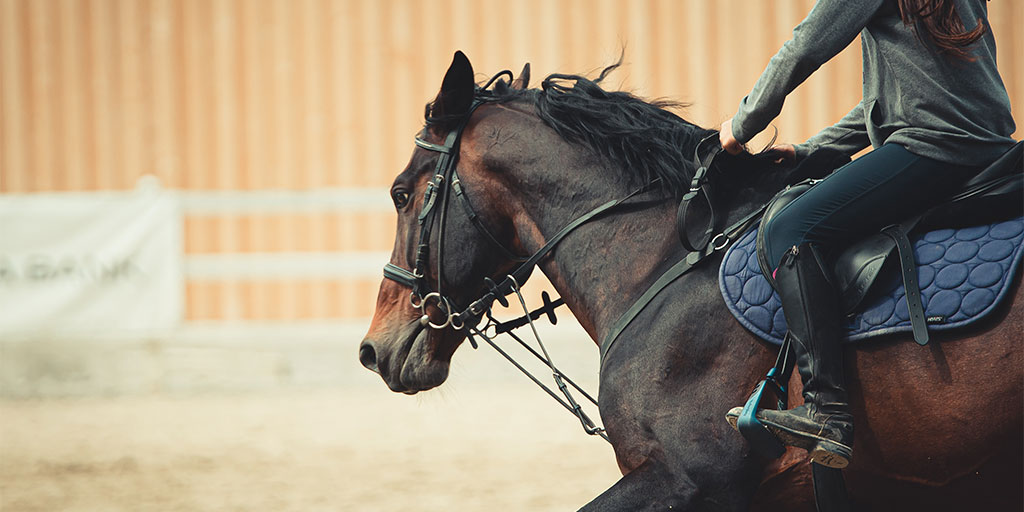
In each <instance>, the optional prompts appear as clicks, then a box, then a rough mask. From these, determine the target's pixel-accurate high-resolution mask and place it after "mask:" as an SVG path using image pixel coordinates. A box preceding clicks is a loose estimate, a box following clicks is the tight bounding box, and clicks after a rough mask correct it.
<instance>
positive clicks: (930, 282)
mask: <svg viewBox="0 0 1024 512" xmlns="http://www.w3.org/2000/svg"><path fill="white" fill-rule="evenodd" d="M756 240H757V227H756V226H755V227H754V228H753V229H751V230H750V231H748V232H747V233H746V234H745V235H743V236H742V237H740V239H739V240H737V241H736V243H735V244H733V246H732V247H730V248H729V250H728V251H727V252H726V254H725V258H724V259H723V260H722V266H721V268H720V269H719V272H718V283H719V287H720V288H721V290H722V297H724V298H725V303H726V305H727V306H728V307H729V311H731V312H732V314H733V316H735V317H736V319H737V320H739V322H740V323H741V324H743V326H744V327H746V328H747V329H749V330H750V331H751V332H753V333H754V334H756V335H758V336H760V337H761V338H762V339H764V340H765V341H769V342H771V343H774V344H776V345H781V344H782V338H783V335H784V334H785V333H786V318H785V316H784V315H783V313H782V303H781V302H780V300H779V297H778V295H777V294H776V293H775V290H773V289H772V287H771V285H769V284H768V281H767V280H766V279H765V278H764V276H762V275H761V269H760V267H759V265H758V264H757V253H756ZM1022 241H1024V217H1020V218H1017V219H1013V220H1009V221H1006V222H998V223H995V224H990V225H984V226H973V227H969V228H962V229H942V230H937V231H931V232H928V233H924V234H912V235H911V243H912V244H913V245H914V260H915V261H916V262H917V265H918V269H917V278H918V281H919V283H920V287H921V299H922V301H923V302H924V305H925V316H926V317H927V318H928V330H930V331H941V330H948V329H955V328H958V327H963V326H965V325H968V324H970V323H972V322H974V321H976V320H979V319H981V318H982V317H984V316H985V315H986V314H988V313H989V312H990V311H992V310H993V309H995V307H996V305H998V304H999V302H1000V301H1001V300H1002V299H1003V298H1004V297H1005V296H1006V295H1008V291H1009V290H1010V288H1011V286H1010V285H1011V284H1012V281H1013V275H1014V273H1015V272H1016V270H1017V267H1019V266H1020V262H1021V255H1022V254H1024V251H1022V248H1024V244H1022ZM887 274H889V275H886V276H882V277H880V278H879V279H880V280H881V282H878V283H876V284H875V288H874V290H876V291H874V292H872V294H871V295H869V296H868V297H867V298H866V299H865V300H864V302H865V304H864V305H863V306H861V308H859V310H858V311H857V312H855V313H853V314H851V315H850V316H848V317H847V319H846V326H845V327H846V341H848V342H850V341H857V340H863V339H868V338H871V337H874V336H880V335H884V334H892V333H897V332H911V326H910V313H909V311H908V310H907V301H906V297H905V295H906V292H905V291H904V289H903V283H902V282H901V281H900V279H899V276H898V275H897V274H898V272H888V273H887Z"/></svg>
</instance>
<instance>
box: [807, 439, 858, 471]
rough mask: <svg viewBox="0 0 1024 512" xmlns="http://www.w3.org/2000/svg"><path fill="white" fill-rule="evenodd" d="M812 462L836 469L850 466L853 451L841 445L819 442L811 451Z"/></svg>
mask: <svg viewBox="0 0 1024 512" xmlns="http://www.w3.org/2000/svg"><path fill="white" fill-rule="evenodd" d="M810 455H811V462H813V463H815V464H821V465H822V466H825V467H828V468H834V469H843V468H845V467H846V466H849V465H850V455H851V450H850V449H849V448H847V447H845V446H843V445H841V444H838V443H833V442H829V441H819V442H818V444H817V445H815V446H814V449H812V450H811V451H810Z"/></svg>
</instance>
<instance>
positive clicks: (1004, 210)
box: [757, 141, 1024, 345]
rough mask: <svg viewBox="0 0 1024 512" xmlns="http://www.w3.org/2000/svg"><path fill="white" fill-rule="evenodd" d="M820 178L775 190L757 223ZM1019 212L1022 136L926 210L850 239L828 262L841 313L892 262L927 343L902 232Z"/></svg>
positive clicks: (765, 267) (917, 334)
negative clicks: (776, 191)
mask: <svg viewBox="0 0 1024 512" xmlns="http://www.w3.org/2000/svg"><path fill="white" fill-rule="evenodd" d="M818 181H820V180H805V181H803V182H800V183H797V184H796V185H792V186H790V187H787V188H786V189H785V190H783V191H781V192H779V193H778V194H777V195H776V196H775V198H774V199H772V201H771V202H770V203H769V205H768V208H767V209H766V210H765V213H764V216H763V217H762V219H761V223H762V225H763V224H764V223H765V222H766V221H768V220H769V219H771V218H772V217H774V216H775V214H776V213H778V212H779V210H781V209H782V207H784V206H785V205H787V204H789V203H790V202H792V201H793V200H794V199H796V198H797V197H799V196H800V195H801V194H803V193H804V192H806V191H807V190H808V189H810V188H811V187H812V186H814V184H815V183H817V182H818ZM1022 214H1024V141H1022V142H1018V143H1017V144H1015V145H1014V146H1013V147H1012V148H1010V150H1009V151H1007V152H1006V153H1004V154H1003V155H1002V156H1001V157H999V159H998V160H996V161H995V162H993V163H992V164H990V165H989V166H988V167H986V168H985V169H984V170H982V171H981V172H980V173H978V174H977V175H976V176H974V177H973V178H971V179H970V180H968V181H967V182H966V183H964V185H963V187H962V188H961V190H960V191H959V192H957V193H956V194H954V195H953V196H952V197H950V198H948V199H947V200H946V201H943V202H942V203H941V204H940V205H939V206H937V207H935V208H932V209H931V210H929V211H926V212H921V213H920V214H917V215H914V216H913V217H911V218H909V219H904V220H903V221H901V222H899V223H897V224H893V225H891V226H887V227H885V228H884V229H882V230H881V231H880V232H878V233H874V234H871V235H868V236H866V237H864V238H862V239H860V240H856V241H854V242H853V243H852V244H850V245H849V246H848V247H846V248H845V249H843V250H842V252H840V253H839V255H838V257H836V258H835V263H834V265H833V277H834V279H835V281H836V283H835V284H836V288H837V289H838V290H839V292H840V296H841V304H842V307H843V309H844V311H845V312H846V313H850V312H853V311H855V310H856V309H857V308H858V307H859V306H860V305H861V303H862V302H863V300H864V297H865V296H867V295H868V292H869V291H870V290H871V289H872V286H873V285H874V284H875V282H876V281H878V280H879V279H878V278H879V276H880V275H882V274H883V272H886V271H889V270H888V269H893V268H895V267H896V266H897V264H896V262H897V261H898V263H899V264H898V267H899V271H900V273H901V276H902V278H903V285H904V288H906V297H907V307H908V309H909V310H910V320H911V325H912V327H913V332H914V340H915V341H917V343H919V344H921V345H924V344H926V343H928V330H927V327H926V323H925V320H926V319H925V316H924V306H923V304H922V303H921V292H920V289H919V287H918V283H917V266H916V264H915V262H914V254H913V249H912V246H911V245H910V240H909V238H908V237H907V234H908V233H910V232H912V231H914V230H917V229H929V230H931V229H939V228H958V227H967V226H975V225H981V224H987V223H993V222H999V221H1001V220H1006V219H1010V218H1014V217H1018V216H1020V215H1022ZM763 232H764V230H760V232H759V233H758V239H757V258H758V263H759V264H760V267H761V272H762V273H763V274H764V276H765V278H766V279H768V282H770V283H771V284H772V287H775V282H774V280H773V279H772V276H771V274H772V269H774V268H775V266H774V265H773V264H770V263H769V262H768V261H767V256H766V255H765V251H764V244H763V240H762V238H761V237H762V233H763Z"/></svg>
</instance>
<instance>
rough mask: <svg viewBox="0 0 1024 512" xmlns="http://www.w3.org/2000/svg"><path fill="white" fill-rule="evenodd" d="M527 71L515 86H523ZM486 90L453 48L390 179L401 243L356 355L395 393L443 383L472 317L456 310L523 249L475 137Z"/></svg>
mask: <svg viewBox="0 0 1024 512" xmlns="http://www.w3.org/2000/svg"><path fill="white" fill-rule="evenodd" d="M527 73H528V68H527V69H524V73H523V76H521V77H520V79H519V80H517V81H516V83H513V84H512V85H513V86H517V87H520V88H523V87H525V78H524V77H525V76H526V75H527ZM502 85H503V86H504V85H506V84H502ZM480 94H481V90H480V89H479V88H478V87H477V86H476V84H475V83H474V80H473V68H472V66H471V65H470V63H469V60H468V59H467V58H466V57H465V55H463V54H462V53H461V52H458V53H456V54H455V58H454V60H453V61H452V65H451V67H450V68H449V69H448V72H447V73H446V74H445V77H444V80H443V82H442V85H441V90H440V92H439V93H438V95H437V98H436V99H435V100H434V101H433V102H432V103H430V104H429V105H428V107H427V113H426V117H427V127H426V128H424V130H423V131H422V132H421V133H420V134H419V135H418V136H417V137H416V148H415V149H414V151H413V154H412V158H411V159H410V161H409V164H408V165H407V166H406V168H405V169H404V170H403V171H402V173H401V174H399V175H398V177H397V178H395V180H394V183H393V184H392V186H391V199H392V201H393V202H394V205H395V209H396V211H397V213H398V227H397V231H396V236H395V245H394V249H393V251H392V254H391V260H390V262H389V263H388V265H387V266H386V267H385V276H386V279H384V281H383V282H382V283H381V287H380V291H379V294H378V297H377V306H376V311H375V313H374V317H373V321H372V323H371V325H370V330H369V332H368V333H367V335H366V338H365V339H364V340H363V342H362V343H361V344H360V346H359V360H360V362H361V363H362V364H363V366H365V367H366V368H368V369H370V370H372V371H374V372H376V373H378V374H379V375H380V376H381V377H382V378H383V379H384V382H385V383H387V385H388V387H389V388H391V390H392V391H399V392H403V393H407V394H413V393H416V392H418V391H423V390H427V389H430V388H433V387H436V386H438V385H440V384H441V383H443V382H444V380H445V379H446V378H447V376H448V368H449V364H450V362H451V358H452V355H453V354H454V352H455V349H456V348H457V347H458V346H459V345H460V344H461V343H462V342H463V341H464V340H465V339H466V333H465V330H464V329H465V326H464V324H465V323H467V322H470V323H472V321H473V320H466V318H468V317H470V316H471V315H460V314H459V313H460V312H464V311H465V308H466V307H467V306H468V305H469V304H470V302H472V301H473V300H474V299H476V298H478V297H479V296H480V295H482V294H483V293H484V291H485V286H484V283H485V281H484V278H485V277H489V276H503V275H504V272H507V271H508V269H509V268H511V267H512V265H513V264H514V263H515V260H516V257H515V256H514V253H520V252H521V249H520V248H519V247H518V242H517V241H516V240H514V235H513V230H512V227H511V220H510V216H509V215H508V213H507V212H505V211H503V208H507V204H508V201H507V200H503V196H504V193H503V191H502V190H503V189H502V184H501V183H500V180H499V179H497V178H496V177H495V173H493V172H490V171H489V170H488V168H487V165H485V164H484V158H483V154H484V153H485V151H484V150H482V149H480V147H479V146H482V144H478V141H477V139H478V137H477V135H476V133H475V132H476V131H477V130H476V128H477V125H478V124H479V119H477V118H482V117H486V115H485V114H484V112H483V111H481V112H480V113H479V114H477V115H476V116H474V115H473V114H474V111H475V109H476V107H477V106H478V103H477V102H476V101H475V100H477V99H478V97H479V96H480ZM485 94H486V93H485Z"/></svg>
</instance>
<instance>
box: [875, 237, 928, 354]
mask: <svg viewBox="0 0 1024 512" xmlns="http://www.w3.org/2000/svg"><path fill="white" fill-rule="evenodd" d="M917 219H920V217H918V218H917ZM917 219H914V223H915V224H916V221H917ZM882 233H884V234H885V235H886V236H888V237H889V238H892V240H893V242H896V253H897V255H898V256H899V259H900V274H901V275H902V276H903V288H904V289H905V290H906V297H907V309H909V310H910V326H911V328H912V329H913V331H914V341H916V342H917V344H918V345H927V344H928V324H927V322H926V319H925V316H924V304H922V302H921V287H920V286H919V284H918V282H917V264H916V263H915V262H914V248H913V247H912V246H911V245H910V239H909V238H907V232H906V230H905V229H904V228H903V226H901V225H899V224H893V225H892V226H889V227H887V228H885V229H883V230H882Z"/></svg>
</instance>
